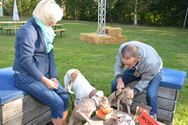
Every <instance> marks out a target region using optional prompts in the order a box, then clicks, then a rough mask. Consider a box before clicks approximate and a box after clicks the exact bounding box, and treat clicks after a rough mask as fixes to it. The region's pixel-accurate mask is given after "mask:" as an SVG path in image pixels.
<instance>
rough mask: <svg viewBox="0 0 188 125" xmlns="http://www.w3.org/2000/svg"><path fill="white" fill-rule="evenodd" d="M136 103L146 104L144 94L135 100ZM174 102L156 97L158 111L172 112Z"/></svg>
mask: <svg viewBox="0 0 188 125" xmlns="http://www.w3.org/2000/svg"><path fill="white" fill-rule="evenodd" d="M135 101H136V102H139V103H140V102H143V103H144V104H147V103H146V94H145V93H143V94H141V95H139V96H138V97H137V98H136V99H135ZM175 105H176V102H175V101H173V100H170V99H165V98H162V97H158V108H160V109H164V110H168V111H174V108H175Z"/></svg>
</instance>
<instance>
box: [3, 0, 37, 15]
mask: <svg viewBox="0 0 188 125" xmlns="http://www.w3.org/2000/svg"><path fill="white" fill-rule="evenodd" d="M16 1H17V7H18V13H19V15H20V16H21V17H24V16H31V15H32V12H33V9H34V8H35V6H36V4H37V3H38V1H39V0H16ZM13 6H14V0H4V1H3V12H4V15H5V16H12V15H13Z"/></svg>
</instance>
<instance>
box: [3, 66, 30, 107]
mask: <svg viewBox="0 0 188 125" xmlns="http://www.w3.org/2000/svg"><path fill="white" fill-rule="evenodd" d="M13 74H14V71H13V70H12V67H8V68H3V69H0V105H3V104H5V103H7V102H10V101H12V100H15V99H18V98H21V97H23V96H24V95H27V93H26V92H23V91H21V90H18V89H17V88H16V87H15V85H14V82H13Z"/></svg>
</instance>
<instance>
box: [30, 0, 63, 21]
mask: <svg viewBox="0 0 188 125" xmlns="http://www.w3.org/2000/svg"><path fill="white" fill-rule="evenodd" d="M33 16H35V17H37V18H39V19H40V20H41V21H42V22H43V23H44V24H47V21H55V22H57V21H60V20H61V18H62V17H63V9H62V8H60V6H59V5H58V4H57V3H56V2H55V0H41V1H40V2H39V3H38V4H37V6H36V7H35V9H34V11H33Z"/></svg>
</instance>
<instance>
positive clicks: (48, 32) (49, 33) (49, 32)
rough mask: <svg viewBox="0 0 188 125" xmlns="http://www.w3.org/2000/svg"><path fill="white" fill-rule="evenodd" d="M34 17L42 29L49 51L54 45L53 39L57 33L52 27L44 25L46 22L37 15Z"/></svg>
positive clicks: (47, 50) (47, 51)
mask: <svg viewBox="0 0 188 125" xmlns="http://www.w3.org/2000/svg"><path fill="white" fill-rule="evenodd" d="M34 18H35V22H36V24H37V25H38V26H39V27H40V28H41V30H42V35H43V38H44V42H45V45H46V53H49V52H50V51H51V50H52V49H53V47H54V45H53V40H54V37H55V33H54V31H53V29H52V27H47V26H45V25H44V23H43V22H42V21H41V20H40V19H38V18H37V17H34Z"/></svg>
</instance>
